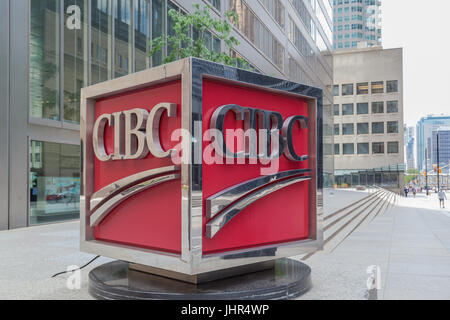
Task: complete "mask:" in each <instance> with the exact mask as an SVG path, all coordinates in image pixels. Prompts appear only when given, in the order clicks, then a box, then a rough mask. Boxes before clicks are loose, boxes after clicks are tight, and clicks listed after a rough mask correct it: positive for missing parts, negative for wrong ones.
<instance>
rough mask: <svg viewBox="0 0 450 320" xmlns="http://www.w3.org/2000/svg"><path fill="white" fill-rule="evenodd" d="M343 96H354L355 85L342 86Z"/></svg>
mask: <svg viewBox="0 0 450 320" xmlns="http://www.w3.org/2000/svg"><path fill="white" fill-rule="evenodd" d="M342 95H343V96H352V95H353V83H350V84H343V85H342Z"/></svg>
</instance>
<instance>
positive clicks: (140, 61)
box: [134, 0, 150, 71]
mask: <svg viewBox="0 0 450 320" xmlns="http://www.w3.org/2000/svg"><path fill="white" fill-rule="evenodd" d="M149 8H150V0H134V56H135V63H134V64H135V70H136V71H141V70H145V69H147V68H149V67H150V58H149V55H150V46H149V43H150V25H149V22H150V17H149V16H148V15H149Z"/></svg>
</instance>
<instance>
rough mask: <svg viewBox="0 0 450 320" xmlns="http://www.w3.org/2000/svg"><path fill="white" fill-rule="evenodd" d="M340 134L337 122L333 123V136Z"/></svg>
mask: <svg viewBox="0 0 450 320" xmlns="http://www.w3.org/2000/svg"><path fill="white" fill-rule="evenodd" d="M340 134H341V131H340V129H339V124H335V125H334V135H335V136H338V135H340Z"/></svg>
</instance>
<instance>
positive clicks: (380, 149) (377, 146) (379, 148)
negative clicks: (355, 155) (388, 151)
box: [372, 142, 384, 154]
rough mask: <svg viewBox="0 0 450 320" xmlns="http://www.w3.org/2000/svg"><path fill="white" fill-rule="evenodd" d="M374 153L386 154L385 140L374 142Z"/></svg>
mask: <svg viewBox="0 0 450 320" xmlns="http://www.w3.org/2000/svg"><path fill="white" fill-rule="evenodd" d="M372 153H373V154H384V142H374V143H372Z"/></svg>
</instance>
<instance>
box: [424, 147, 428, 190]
mask: <svg viewBox="0 0 450 320" xmlns="http://www.w3.org/2000/svg"><path fill="white" fill-rule="evenodd" d="M425 192H426V193H427V196H428V159H427V148H425Z"/></svg>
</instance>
